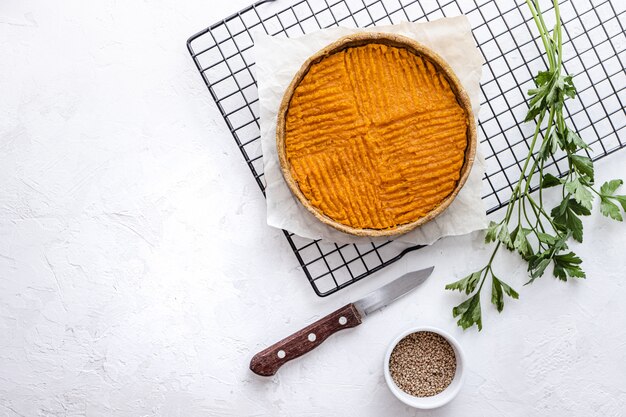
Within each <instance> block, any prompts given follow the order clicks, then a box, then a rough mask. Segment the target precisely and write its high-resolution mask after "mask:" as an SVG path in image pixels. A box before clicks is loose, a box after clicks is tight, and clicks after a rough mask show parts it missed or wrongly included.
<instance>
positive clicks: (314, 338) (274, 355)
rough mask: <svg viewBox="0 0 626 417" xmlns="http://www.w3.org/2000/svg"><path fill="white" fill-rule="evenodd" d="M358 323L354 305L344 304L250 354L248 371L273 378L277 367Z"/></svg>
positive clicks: (359, 319)
mask: <svg viewBox="0 0 626 417" xmlns="http://www.w3.org/2000/svg"><path fill="white" fill-rule="evenodd" d="M359 324H361V315H360V314H359V312H358V311H357V309H356V307H355V306H354V304H347V305H345V306H343V307H341V308H340V309H339V310H337V311H335V312H333V313H330V314H329V315H327V316H326V317H323V318H321V319H319V320H318V321H316V322H315V323H313V324H311V325H309V326H307V327H305V328H304V329H302V330H300V331H298V332H296V333H294V334H292V335H291V336H288V337H286V338H284V339H283V340H281V341H280V342H278V343H275V344H273V345H272V346H270V347H268V348H267V349H265V350H263V351H261V352H259V353H257V354H256V355H254V357H253V358H252V359H251V360H250V369H251V370H252V372H254V373H255V374H258V375H262V376H271V375H274V374H275V373H276V371H278V368H280V367H281V366H283V365H284V364H285V363H287V362H288V361H290V360H292V359H295V358H297V357H299V356H302V355H304V354H305V353H307V352H310V351H311V350H313V349H315V348H316V347H318V346H319V345H321V344H322V342H323V341H324V340H326V339H327V338H328V336H330V335H331V334H333V333H336V332H338V331H339V330H342V329H347V328H348V327H355V326H358V325H359Z"/></svg>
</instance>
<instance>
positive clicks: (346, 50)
mask: <svg viewBox="0 0 626 417" xmlns="http://www.w3.org/2000/svg"><path fill="white" fill-rule="evenodd" d="M277 123H278V124H277V147H278V156H279V160H280V166H281V170H282V173H283V175H284V177H285V180H286V182H287V184H288V186H289V188H290V189H291V191H292V192H293V193H294V195H295V196H296V197H297V198H298V200H299V201H300V202H301V203H302V204H303V205H304V206H305V207H306V208H307V209H308V210H309V211H310V212H311V213H313V214H314V215H315V217H317V218H318V219H319V220H320V221H322V222H324V223H326V224H328V225H330V226H332V227H334V228H336V229H338V230H341V231H343V232H346V233H350V234H353V235H359V236H391V235H398V234H402V233H406V232H408V231H410V230H412V229H414V228H416V227H417V226H420V225H422V224H424V223H426V222H428V221H429V220H432V219H433V218H434V217H435V216H437V215H438V214H440V213H441V212H443V211H444V210H445V209H446V208H447V207H448V206H449V205H450V203H451V202H452V200H453V199H454V198H455V197H456V195H457V194H458V192H459V190H460V189H461V187H463V185H464V184H465V181H466V180H467V177H468V175H469V172H470V169H471V166H472V163H473V161H474V156H475V152H476V126H475V122H474V116H473V114H472V108H471V103H470V100H469V97H468V95H467V93H466V92H465V90H464V89H463V87H462V85H461V83H460V82H459V80H458V79H457V77H456V76H455V74H454V73H453V72H452V70H451V69H450V67H449V66H448V64H447V63H446V62H445V61H444V60H443V59H442V58H441V57H439V56H438V55H437V54H435V53H434V52H432V51H431V50H430V49H428V48H426V47H425V46H423V45H421V44H419V43H418V42H415V41H413V40H411V39H409V38H406V37H403V36H397V35H392V34H383V33H360V34H355V35H350V36H347V37H344V38H341V39H340V40H338V41H337V42H335V43H333V44H331V45H329V46H327V47H326V48H324V49H323V50H321V51H319V52H318V53H316V54H315V55H314V56H312V57H310V58H309V59H308V60H307V61H306V62H305V63H304V65H303V66H302V68H301V69H300V71H299V72H298V73H297V74H296V76H295V77H294V79H293V81H292V82H291V84H290V85H289V88H288V89H287V91H286V92H285V95H284V97H283V101H282V103H281V107H280V110H279V113H278V122H277Z"/></svg>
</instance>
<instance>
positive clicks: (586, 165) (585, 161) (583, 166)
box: [570, 155, 593, 181]
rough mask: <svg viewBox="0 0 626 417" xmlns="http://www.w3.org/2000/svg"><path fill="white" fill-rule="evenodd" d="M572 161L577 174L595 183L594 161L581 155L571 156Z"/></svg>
mask: <svg viewBox="0 0 626 417" xmlns="http://www.w3.org/2000/svg"><path fill="white" fill-rule="evenodd" d="M570 160H571V161H572V165H574V169H575V170H576V172H578V173H579V174H580V175H582V176H585V177H587V178H589V180H590V181H593V161H592V160H591V158H589V157H587V156H581V155H572V156H570Z"/></svg>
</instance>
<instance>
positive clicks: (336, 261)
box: [187, 0, 626, 297]
mask: <svg viewBox="0 0 626 417" xmlns="http://www.w3.org/2000/svg"><path fill="white" fill-rule="evenodd" d="M518 3H519V4H515V2H513V1H508V2H507V1H497V0H477V1H475V0H452V1H445V0H419V1H418V0H296V1H295V2H294V0H263V1H259V2H257V3H255V4H253V5H251V6H249V7H247V8H245V9H243V10H241V11H239V12H238V13H235V14H233V15H232V16H229V17H227V18H225V19H224V20H222V21H219V22H217V23H215V24H213V25H211V26H210V27H208V28H206V29H204V30H202V31H201V32H198V33H197V34H195V35H193V36H192V37H191V38H189V40H188V41H187V48H188V50H189V53H190V54H191V57H192V58H193V61H194V63H195V65H196V67H197V69H198V71H199V72H200V74H201V75H202V79H203V80H204V82H205V83H206V85H207V87H208V89H209V91H210V93H211V95H212V97H213V99H214V100H215V103H216V104H217V106H218V108H219V111H220V112H221V114H222V116H223V117H224V121H225V122H226V125H227V126H228V128H229V130H230V132H231V133H232V136H233V139H234V140H235V142H236V143H237V146H238V147H239V149H240V150H241V153H242V155H243V157H244V159H245V161H246V163H247V164H248V166H249V168H250V170H251V171H252V174H253V176H254V178H255V180H256V182H257V184H258V185H259V187H260V188H261V191H263V193H264V194H265V191H264V190H265V180H264V177H263V160H262V156H263V155H262V153H261V145H260V131H259V111H258V95H257V81H256V79H255V74H254V54H253V45H254V42H253V37H252V33H253V32H254V31H261V32H264V33H267V34H270V35H278V36H287V37H295V36H301V35H303V34H306V33H309V32H312V31H315V30H319V29H321V28H327V27H332V26H338V25H341V26H346V27H367V26H372V25H377V26H380V25H387V24H395V23H399V22H401V21H429V20H434V19H438V18H441V17H446V16H447V17H450V16H456V15H459V14H465V15H467V17H468V18H469V20H470V23H471V25H472V32H473V35H474V38H475V41H476V44H477V45H478V47H479V48H480V50H481V53H482V54H483V56H484V58H485V65H484V67H483V78H482V80H481V90H482V99H481V111H480V114H479V136H480V142H481V146H482V148H483V151H484V152H485V153H486V172H485V176H484V179H483V200H484V202H485V205H486V207H487V211H488V213H491V212H493V211H496V210H498V209H499V208H501V207H503V206H505V205H506V203H507V201H508V199H509V198H510V196H511V194H512V190H513V187H514V184H515V182H516V179H517V178H518V177H519V175H520V173H521V169H522V167H521V161H523V160H524V158H525V156H526V154H527V153H528V149H529V143H528V142H529V138H530V137H531V136H532V133H533V132H532V130H531V129H532V126H531V124H520V123H518V121H520V120H523V119H524V116H525V114H526V111H527V104H526V97H525V96H526V91H527V90H528V89H529V88H532V87H533V86H534V85H533V81H532V74H535V73H536V72H537V71H539V70H541V69H543V68H546V67H547V63H546V61H545V58H544V56H543V54H542V52H541V51H542V47H541V46H540V45H539V42H538V39H537V37H536V36H537V35H536V31H535V28H534V23H533V22H532V18H531V16H530V13H529V12H528V11H527V9H526V5H525V3H524V2H523V1H519V2H518ZM560 9H561V18H562V21H563V24H564V25H563V27H564V34H563V35H564V44H563V48H564V68H565V71H566V72H568V73H570V74H574V75H575V76H574V81H575V83H576V86H577V88H578V96H577V99H576V100H571V101H569V102H568V103H567V108H566V113H567V116H569V119H570V121H571V123H572V125H573V127H574V128H575V129H576V130H577V131H578V132H579V134H580V135H581V136H582V137H583V138H584V139H585V140H586V141H587V142H588V143H589V144H591V149H592V150H593V152H592V153H591V154H590V156H591V157H592V158H593V159H594V160H597V159H600V158H602V157H604V156H607V155H609V154H611V153H613V152H615V151H617V150H618V149H621V148H623V147H625V146H626V141H625V140H624V139H623V137H624V133H626V114H625V113H624V108H625V106H624V104H625V103H626V72H625V71H624V68H625V66H626V65H625V63H626V35H625V31H624V24H623V22H624V21H625V20H626V2H611V1H610V0H569V1H564V2H562V4H561V6H560ZM545 10H546V11H547V12H548V13H546V16H550V15H551V14H550V13H549V11H550V6H549V5H548V4H546V7H545ZM552 23H554V22H553V21H552V22H550V21H548V26H549V27H550V25H551V24H552ZM549 169H550V170H552V171H553V173H555V174H557V175H564V174H565V173H566V172H567V166H566V164H565V161H564V157H561V158H560V159H553V160H552V161H551V164H550V168H549ZM284 233H285V237H286V238H287V241H288V242H289V245H290V246H291V248H292V250H293V252H294V253H295V255H296V258H297V259H298V262H299V263H300V265H301V267H302V270H303V271H304V273H305V275H306V277H307V279H308V280H309V282H310V283H311V285H312V287H313V289H314V290H315V292H316V294H317V295H319V296H322V297H323V296H326V295H329V294H332V293H334V292H336V291H338V290H340V289H342V288H345V287H346V286H348V285H350V284H352V283H354V282H356V281H358V280H360V279H362V278H364V277H366V276H369V275H371V274H373V273H374V272H376V271H378V270H380V269H382V268H383V267H385V266H387V265H389V264H391V263H393V262H395V261H397V260H399V259H400V258H401V257H403V256H404V255H405V254H406V253H408V252H410V251H413V250H415V249H419V248H420V247H421V246H407V245H406V244H401V243H398V242H393V241H387V242H384V243H378V244H374V243H370V244H361V245H353V244H342V245H340V244H335V243H330V242H325V241H319V240H316V241H313V240H308V239H303V238H301V237H299V236H296V235H293V234H292V233H289V232H287V231H285V232H284Z"/></svg>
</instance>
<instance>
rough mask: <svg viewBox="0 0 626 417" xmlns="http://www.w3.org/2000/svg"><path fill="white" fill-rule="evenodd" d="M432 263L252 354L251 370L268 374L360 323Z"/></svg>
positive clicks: (424, 275)
mask: <svg viewBox="0 0 626 417" xmlns="http://www.w3.org/2000/svg"><path fill="white" fill-rule="evenodd" d="M434 268H435V267H433V266H431V267H430V268H426V269H420V270H419V271H413V272H409V273H408V274H404V275H403V276H401V277H400V278H397V279H396V280H394V281H391V282H390V283H388V284H386V285H383V286H382V287H380V288H379V289H377V290H376V291H374V292H372V293H370V294H369V295H367V296H366V297H365V298H362V299H360V300H359V301H355V302H354V303H350V304H347V305H345V306H343V307H341V308H340V309H339V310H337V311H335V312H333V313H330V314H329V315H327V316H325V317H323V318H321V319H319V320H318V321H316V322H315V323H313V324H310V325H309V326H307V327H305V328H304V329H302V330H300V331H298V332H296V333H294V334H292V335H291V336H288V337H286V338H284V339H283V340H281V341H280V342H278V343H275V344H273V345H272V346H270V347H268V348H267V349H265V350H263V351H261V352H259V353H257V354H256V355H254V357H253V358H252V360H250V369H251V370H252V372H254V373H255V374H258V375H262V376H271V375H274V374H275V373H276V371H278V368H280V367H281V366H282V365H284V364H285V363H287V362H288V361H290V360H292V359H295V358H297V357H300V356H302V355H304V354H305V353H307V352H310V351H311V350H313V349H314V348H316V347H318V346H319V345H320V344H322V342H323V341H324V340H326V339H327V338H328V336H330V335H332V334H333V333H337V332H338V331H339V330H342V329H347V328H349V327H355V326H358V325H359V324H361V321H362V319H363V318H364V317H365V316H368V315H370V314H371V313H373V312H374V311H376V310H379V309H381V308H383V307H385V306H387V305H389V304H391V303H392V302H394V301H395V300H397V299H398V298H400V297H402V296H403V295H405V294H407V293H408V292H410V291H411V290H413V289H415V287H417V286H418V285H420V284H421V283H423V282H424V281H426V278H428V277H429V276H430V274H431V273H432V272H433V269H434Z"/></svg>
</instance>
